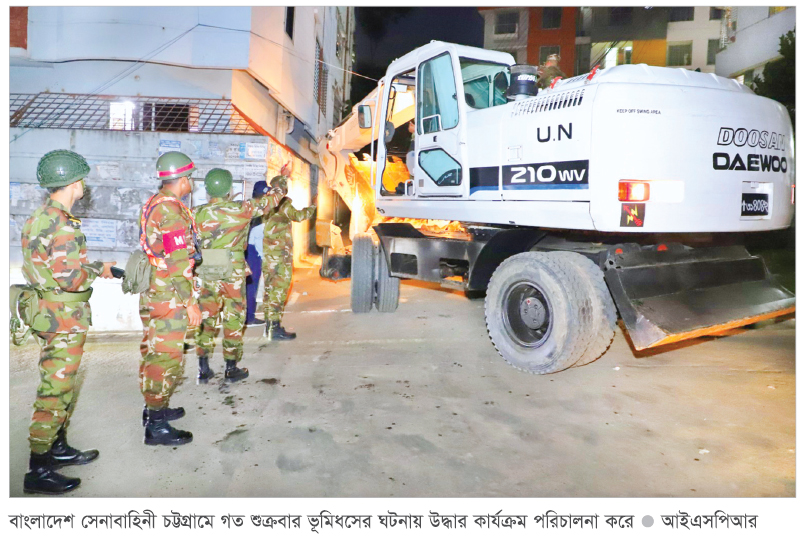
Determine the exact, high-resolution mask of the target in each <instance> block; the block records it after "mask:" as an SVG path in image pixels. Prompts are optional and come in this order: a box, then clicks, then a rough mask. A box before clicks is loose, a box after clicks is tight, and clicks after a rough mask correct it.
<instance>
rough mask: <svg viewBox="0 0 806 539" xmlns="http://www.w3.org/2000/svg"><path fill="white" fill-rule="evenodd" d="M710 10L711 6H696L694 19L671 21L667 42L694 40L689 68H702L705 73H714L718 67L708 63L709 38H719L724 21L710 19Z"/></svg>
mask: <svg viewBox="0 0 806 539" xmlns="http://www.w3.org/2000/svg"><path fill="white" fill-rule="evenodd" d="M710 11H711V8H710V7H705V6H699V7H695V8H694V20H693V21H678V22H670V23H669V26H668V29H667V33H666V43H667V44H670V43H674V42H681V41H691V42H692V44H691V66H686V68H687V69H697V68H700V71H702V72H703V73H713V72H714V71H715V69H716V66H715V65H713V64H712V65H708V40H709V39H719V33H720V29H721V24H722V23H721V19H716V20H713V21H712V20H709V17H710ZM667 47H668V45H667ZM667 50H668V49H667Z"/></svg>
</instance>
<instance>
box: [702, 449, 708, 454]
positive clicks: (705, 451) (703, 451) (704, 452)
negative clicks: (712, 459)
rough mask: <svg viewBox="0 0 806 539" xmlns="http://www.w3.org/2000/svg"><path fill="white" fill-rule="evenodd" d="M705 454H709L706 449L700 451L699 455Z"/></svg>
mask: <svg viewBox="0 0 806 539" xmlns="http://www.w3.org/2000/svg"><path fill="white" fill-rule="evenodd" d="M706 453H710V451H708V450H707V449H700V455H705V454H706Z"/></svg>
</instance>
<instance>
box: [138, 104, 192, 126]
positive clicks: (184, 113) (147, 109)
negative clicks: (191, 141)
mask: <svg viewBox="0 0 806 539" xmlns="http://www.w3.org/2000/svg"><path fill="white" fill-rule="evenodd" d="M143 131H190V105H183V104H179V103H146V104H145V105H144V106H143Z"/></svg>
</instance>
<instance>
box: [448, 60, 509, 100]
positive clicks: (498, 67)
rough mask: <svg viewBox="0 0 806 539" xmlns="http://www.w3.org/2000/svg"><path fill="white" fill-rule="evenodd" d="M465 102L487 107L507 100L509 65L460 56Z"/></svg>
mask: <svg viewBox="0 0 806 539" xmlns="http://www.w3.org/2000/svg"><path fill="white" fill-rule="evenodd" d="M459 66H460V68H461V70H462V85H463V86H464V92H465V103H467V104H468V105H469V106H471V107H473V108H474V109H486V108H489V107H495V106H498V105H503V104H505V103H506V102H507V98H506V91H507V87H509V66H507V65H502V64H493V63H490V62H481V61H479V60H472V59H469V58H460V59H459Z"/></svg>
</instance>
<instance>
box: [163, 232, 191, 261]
mask: <svg viewBox="0 0 806 539" xmlns="http://www.w3.org/2000/svg"><path fill="white" fill-rule="evenodd" d="M187 248H188V245H187V242H186V241H185V231H184V230H174V231H172V232H166V233H165V234H163V235H162V249H163V251H165V254H166V255H169V254H171V253H173V252H174V251H178V250H179V249H187Z"/></svg>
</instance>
